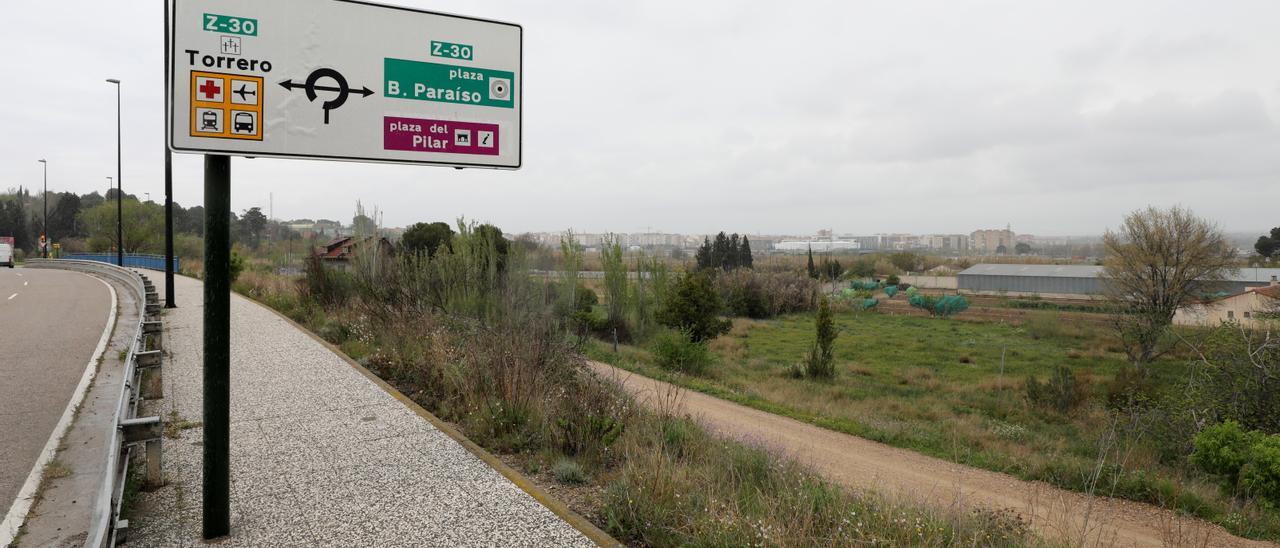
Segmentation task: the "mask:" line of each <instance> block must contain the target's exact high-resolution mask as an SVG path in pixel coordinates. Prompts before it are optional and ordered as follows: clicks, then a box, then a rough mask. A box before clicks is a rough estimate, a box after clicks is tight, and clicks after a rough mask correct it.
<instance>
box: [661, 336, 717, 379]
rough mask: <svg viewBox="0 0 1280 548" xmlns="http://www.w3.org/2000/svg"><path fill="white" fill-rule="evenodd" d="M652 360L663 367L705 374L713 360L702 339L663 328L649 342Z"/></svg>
mask: <svg viewBox="0 0 1280 548" xmlns="http://www.w3.org/2000/svg"><path fill="white" fill-rule="evenodd" d="M649 349H650V351H651V352H652V353H653V358H654V361H655V362H657V364H658V365H659V366H661V367H662V368H663V369H669V370H672V371H679V372H681V373H688V374H690V375H705V374H706V373H707V371H708V370H710V369H711V364H712V362H713V361H714V360H715V358H714V356H713V355H712V354H711V349H710V348H708V347H707V344H706V343H705V342H703V341H695V340H693V339H692V338H691V337H690V336H689V335H688V334H687V333H681V332H678V331H671V330H663V331H661V332H659V333H658V334H657V335H655V336H654V338H653V342H652V343H651V344H650V348H649Z"/></svg>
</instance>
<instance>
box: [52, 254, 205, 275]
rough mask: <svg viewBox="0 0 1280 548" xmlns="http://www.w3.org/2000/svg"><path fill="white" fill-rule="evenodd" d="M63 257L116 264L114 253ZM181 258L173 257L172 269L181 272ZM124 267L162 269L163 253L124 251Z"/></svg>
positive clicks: (67, 255) (65, 256) (66, 255)
mask: <svg viewBox="0 0 1280 548" xmlns="http://www.w3.org/2000/svg"><path fill="white" fill-rule="evenodd" d="M63 258H64V259H70V260H77V261H93V262H98V263H107V264H112V265H114V264H116V254H115V253H67V254H65V255H63ZM181 265H182V259H181V258H180V257H174V258H173V271H174V272H181V271H182V268H181ZM124 266H125V268H145V269H148V270H164V255H149V254H140V253H126V254H125V256H124Z"/></svg>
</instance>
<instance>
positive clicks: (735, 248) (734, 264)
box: [721, 232, 742, 270]
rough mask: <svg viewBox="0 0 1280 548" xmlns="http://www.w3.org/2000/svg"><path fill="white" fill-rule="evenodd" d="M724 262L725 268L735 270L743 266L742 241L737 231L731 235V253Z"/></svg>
mask: <svg viewBox="0 0 1280 548" xmlns="http://www.w3.org/2000/svg"><path fill="white" fill-rule="evenodd" d="M724 263H725V264H724V265H723V266H722V267H721V268H723V269H725V270H733V269H735V268H738V267H739V266H742V241H741V238H739V237H738V233H737V232H735V233H733V235H732V236H729V253H728V256H727V257H725V262H724Z"/></svg>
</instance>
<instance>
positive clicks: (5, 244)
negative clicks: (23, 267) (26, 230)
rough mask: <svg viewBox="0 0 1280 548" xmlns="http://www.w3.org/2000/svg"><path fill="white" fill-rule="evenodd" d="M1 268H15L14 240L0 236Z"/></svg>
mask: <svg viewBox="0 0 1280 548" xmlns="http://www.w3.org/2000/svg"><path fill="white" fill-rule="evenodd" d="M0 266H7V267H9V268H13V238H12V237H10V236H0Z"/></svg>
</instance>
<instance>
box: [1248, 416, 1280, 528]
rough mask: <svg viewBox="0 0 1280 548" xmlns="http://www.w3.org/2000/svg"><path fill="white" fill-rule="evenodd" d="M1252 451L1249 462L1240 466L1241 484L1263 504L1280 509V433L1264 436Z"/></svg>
mask: <svg viewBox="0 0 1280 548" xmlns="http://www.w3.org/2000/svg"><path fill="white" fill-rule="evenodd" d="M1250 453H1251V454H1250V457H1251V458H1250V459H1249V462H1247V463H1245V465H1244V466H1242V467H1241V468H1240V486H1241V487H1242V488H1244V490H1245V492H1247V493H1250V494H1252V495H1254V496H1256V497H1258V499H1259V501H1261V502H1262V505H1263V506H1266V507H1267V508H1270V509H1272V510H1280V435H1274V434H1273V435H1270V436H1267V437H1265V438H1262V439H1261V440H1259V441H1258V442H1257V443H1255V444H1254V445H1253V450H1252V451H1251V452H1250Z"/></svg>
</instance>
